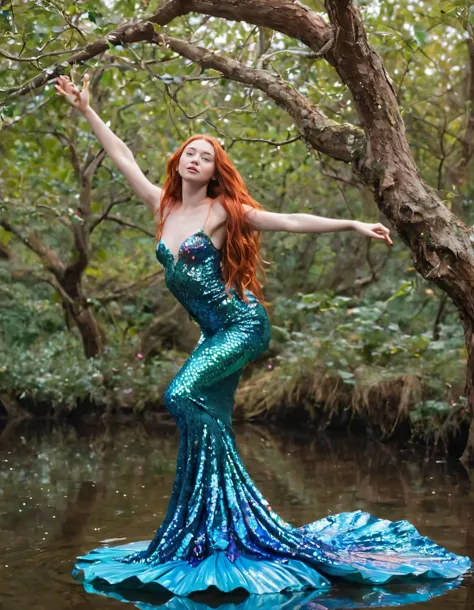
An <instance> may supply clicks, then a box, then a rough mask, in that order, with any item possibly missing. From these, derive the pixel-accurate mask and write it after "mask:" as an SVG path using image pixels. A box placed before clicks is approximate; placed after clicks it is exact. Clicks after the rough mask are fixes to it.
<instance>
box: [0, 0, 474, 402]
mask: <svg viewBox="0 0 474 610" xmlns="http://www.w3.org/2000/svg"><path fill="white" fill-rule="evenodd" d="M151 4H153V3H151ZM307 4H308V5H309V6H310V7H311V8H312V9H314V10H318V9H319V3H316V2H307ZM359 4H360V9H361V12H362V16H363V19H364V23H365V27H366V28H367V31H368V36H369V40H370V42H371V44H372V45H373V46H374V47H375V48H376V49H377V51H378V52H379V53H380V55H381V56H382V58H383V60H384V63H385V66H386V68H387V71H388V73H389V75H390V77H391V79H392V81H393V86H394V89H395V90H396V92H397V96H398V99H399V102H400V106H401V111H402V115H403V119H404V121H405V126H406V131H407V136H408V139H409V141H410V144H411V146H412V152H413V154H414V156H415V159H416V162H417V164H418V167H419V171H420V174H421V175H422V176H423V178H424V180H426V182H427V183H428V184H430V185H431V186H433V187H434V188H435V189H438V191H439V192H440V193H441V194H442V197H443V199H444V201H445V203H446V205H447V206H448V207H449V208H451V209H453V210H454V211H455V212H456V213H457V214H458V215H459V216H461V218H462V219H463V220H464V221H465V222H466V223H467V224H470V225H472V224H474V215H473V202H474V183H473V182H472V181H471V182H467V183H465V184H458V183H456V184H453V180H452V172H450V168H452V167H453V166H455V165H456V161H457V154H458V148H459V142H458V133H459V132H460V130H461V129H462V128H463V125H464V121H465V118H466V112H467V110H466V107H467V103H466V101H465V75H466V74H467V71H468V55H467V51H466V46H465V44H464V42H465V39H466V30H465V29H464V27H463V23H464V21H463V20H465V18H466V13H467V15H468V19H470V20H471V23H472V19H473V12H472V11H470V12H469V10H468V9H466V6H467V4H466V3H459V2H442V3H441V4H440V3H438V4H429V3H414V2H411V1H410V0H402V1H397V2H390V3H359ZM155 5H156V3H155ZM154 8H156V7H155V6H150V7H148V3H147V2H143V3H138V4H137V3H133V2H129V1H128V0H108V1H107V2H105V1H98V2H90V1H88V0H82V1H80V0H77V1H75V2H74V1H72V0H68V1H66V2H62V3H57V2H38V1H28V2H22V3H19V4H18V5H15V7H14V10H13V8H12V7H11V6H9V5H7V4H4V6H3V7H2V11H0V22H1V23H0V26H1V27H0V32H1V33H0V49H1V50H2V54H0V59H1V63H0V80H1V82H2V92H3V93H2V94H3V98H4V101H5V102H6V105H5V106H4V107H3V108H2V110H1V117H0V119H1V121H2V122H3V123H2V124H3V131H2V140H1V142H0V147H1V148H0V153H1V157H2V160H3V163H2V165H1V166H0V216H3V215H6V216H8V219H9V221H10V222H11V224H13V225H14V226H15V227H17V228H18V229H19V230H20V231H22V232H23V234H27V233H29V232H32V233H34V234H35V235H36V236H38V237H39V238H40V239H42V240H43V242H44V243H45V244H46V245H47V247H48V248H51V249H53V250H54V252H55V253H56V254H57V255H58V257H59V258H60V259H61V260H62V261H63V262H64V264H68V263H70V262H72V261H73V260H74V257H75V255H76V252H75V248H74V244H73V242H72V237H71V230H70V229H71V227H73V225H74V223H79V222H81V218H80V217H79V216H78V213H77V209H78V201H79V194H80V189H81V184H80V180H79V179H78V176H77V172H76V168H75V164H76V161H77V160H79V161H81V162H83V161H84V160H85V159H88V158H89V157H90V156H91V155H92V154H95V153H97V152H98V150H99V147H98V145H97V143H96V141H95V140H94V138H93V137H92V136H91V134H90V132H89V130H88V129H87V125H86V123H85V122H84V120H83V119H82V118H81V117H80V116H78V115H77V114H75V113H74V111H72V110H71V109H70V108H69V107H68V106H67V105H66V103H65V102H64V101H63V100H62V99H59V98H58V97H57V96H56V95H55V94H54V88H53V86H52V85H51V84H49V85H47V86H46V87H45V88H44V89H43V90H42V91H39V92H38V91H35V92H32V93H30V94H27V95H25V96H21V97H15V96H14V95H13V94H14V92H15V89H16V88H18V87H19V86H20V85H21V84H23V83H25V82H28V81H29V80H30V79H31V78H32V77H34V76H35V75H36V74H37V73H38V70H45V71H47V70H48V69H49V70H50V69H51V68H52V66H53V65H54V64H55V63H56V62H57V61H62V60H63V59H64V58H66V57H68V54H64V55H59V56H57V55H48V56H46V57H44V58H42V59H40V60H36V61H31V62H27V61H15V57H16V58H22V59H26V58H28V57H34V56H37V55H41V54H43V53H50V52H51V53H56V52H63V51H65V50H71V49H74V48H75V47H76V46H83V45H84V44H86V43H89V42H93V41H94V40H97V39H98V38H99V37H100V36H102V35H104V34H105V33H107V32H110V31H112V30H113V29H115V28H116V27H117V25H119V24H121V23H124V22H127V21H131V20H138V19H141V18H144V17H145V16H146V15H147V14H149V12H150V10H152V9H154ZM440 9H441V10H440ZM461 17H462V18H461ZM166 30H167V33H168V34H169V35H171V36H176V37H178V38H182V39H190V38H191V37H192V38H193V40H195V41H196V43H197V44H199V45H201V46H204V47H212V48H214V49H216V50H217V51H219V52H221V53H223V54H226V55H229V56H232V57H239V59H240V61H242V62H243V63H245V64H246V65H248V66H255V65H256V63H257V62H258V60H259V59H260V56H259V52H258V50H259V42H261V39H260V35H261V32H259V30H258V29H257V28H254V27H253V26H251V25H249V24H246V23H233V24H232V27H229V24H228V23H226V22H225V20H221V19H213V18H211V19H209V20H206V21H204V20H203V18H202V16H198V15H195V14H194V15H188V16H185V17H182V18H179V19H175V20H173V22H172V23H171V24H170V25H169V26H167V29H166ZM266 42H267V44H268V48H267V50H266V54H267V55H270V54H271V55H272V56H271V58H268V59H266V63H265V66H264V67H266V68H268V69H273V70H274V71H276V72H278V73H279V74H280V75H281V76H282V78H284V79H286V80H287V81H288V82H289V83H290V84H291V86H292V87H294V88H296V89H298V90H299V91H301V93H302V94H304V95H306V96H308V98H309V99H310V101H311V102H312V103H313V104H314V105H315V106H317V107H318V108H320V109H321V110H322V111H324V113H325V114H326V115H327V116H328V117H329V118H332V119H334V120H337V121H339V122H341V123H343V122H345V121H347V122H351V123H353V124H357V123H358V116H357V112H356V109H355V108H354V107H353V102H352V100H351V97H350V94H349V92H348V90H347V88H346V87H345V86H344V85H343V84H342V83H341V82H340V80H339V79H338V78H337V75H336V74H335V71H334V69H333V68H332V67H331V66H329V65H328V64H327V63H325V62H322V61H318V60H317V59H315V58H314V57H311V55H309V54H308V49H307V48H306V47H304V46H303V45H302V44H301V43H299V42H297V41H295V40H292V39H290V38H288V37H286V36H284V35H282V34H279V33H273V34H272V35H271V37H270V39H269V40H267V41H266ZM308 55H309V56H308ZM12 58H13V59H12ZM63 68H64V72H65V73H70V74H71V76H72V77H73V78H74V79H75V80H76V82H77V83H79V81H80V78H81V76H82V74H83V73H84V71H85V70H89V71H91V72H93V73H94V74H95V77H96V82H95V86H94V87H93V94H94V95H93V105H94V107H95V108H96V110H97V111H98V112H99V113H100V115H101V116H102V117H103V118H104V120H106V121H108V122H109V124H110V125H111V127H112V128H113V129H114V130H115V131H116V133H117V134H118V135H119V136H120V137H121V138H122V139H123V140H124V141H126V142H127V143H128V144H129V146H130V147H131V148H132V150H133V151H134V153H135V156H136V158H137V161H138V162H139V164H140V165H141V167H142V168H143V169H144V170H145V171H146V172H147V175H148V177H149V178H150V179H151V180H152V181H154V182H157V183H160V182H162V180H163V175H164V168H165V163H166V159H167V157H168V156H169V154H170V153H171V152H172V151H173V150H175V149H176V147H177V146H178V145H179V144H180V143H181V142H182V140H183V139H184V138H185V137H187V136H188V135H190V134H192V133H199V132H206V133H210V134H212V135H216V136H218V137H219V138H220V140H221V141H222V143H223V144H224V145H225V147H226V149H227V151H228V152H229V154H230V155H231V158H232V159H233V161H234V163H235V165H236V166H237V168H238V169H239V171H240V172H241V174H242V176H243V178H244V179H245V181H246V183H247V185H248V188H249V191H250V192H251V194H252V195H253V196H254V197H255V198H256V199H257V200H259V201H260V202H261V203H262V205H263V206H264V208H265V209H268V210H270V211H275V212H287V213H308V214H318V215H322V216H330V217H346V218H357V219H361V220H366V221H376V220H379V213H378V210H377V208H376V205H375V203H374V202H373V196H372V193H368V192H366V191H365V190H363V189H361V188H360V185H359V184H358V183H357V182H355V181H354V178H353V175H352V172H351V168H350V167H348V166H344V165H343V164H340V163H337V162H335V161H333V160H331V159H328V158H324V157H322V156H321V155H319V154H318V153H316V152H315V151H310V150H308V149H307V147H306V145H305V144H304V143H303V141H302V140H297V141H292V142H290V143H288V144H279V143H281V142H285V141H287V140H290V139H292V138H293V137H294V136H296V135H298V134H297V132H296V130H295V127H294V125H293V123H292V121H291V119H290V118H289V116H288V115H287V114H286V113H285V112H284V111H283V110H281V109H280V108H279V107H277V106H275V104H274V103H273V102H271V101H270V100H269V99H267V98H266V97H265V96H264V95H263V94H262V93H261V92H259V91H258V90H256V89H254V88H252V87H249V86H243V85H240V84H237V83H235V82H232V81H230V80H227V79H225V78H222V75H220V74H218V73H216V72H215V71H213V70H205V71H202V70H201V69H200V68H198V67H196V66H195V65H194V64H191V63H190V62H189V61H187V60H185V59H183V58H181V57H179V56H177V55H175V54H174V53H172V52H171V51H170V50H169V49H161V48H157V47H156V46H152V45H146V44H132V45H128V46H126V47H121V46H116V47H114V48H110V49H109V50H108V51H107V52H106V53H104V54H102V55H101V56H100V57H97V58H95V59H93V60H91V61H88V62H86V63H85V64H84V65H80V66H78V67H76V68H74V69H72V70H71V69H70V68H69V67H68V65H66V64H64V66H63ZM7 161H8V164H7ZM89 220H90V222H92V223H95V222H97V226H96V227H95V229H94V231H93V233H92V236H91V244H90V261H89V265H88V267H87V269H86V271H85V275H84V277H83V281H82V288H83V290H84V293H85V295H86V297H87V300H88V303H89V305H90V307H91V309H92V311H93V312H94V315H95V317H96V318H97V319H98V320H99V322H100V324H101V326H102V327H103V328H104V329H105V333H106V335H107V345H108V348H107V351H106V352H105V354H104V355H103V356H102V357H101V358H97V359H95V360H91V361H86V360H85V358H84V357H83V355H82V351H81V345H80V340H79V337H78V335H77V333H76V332H75V331H74V330H73V331H72V332H68V330H67V329H68V325H67V320H66V319H65V317H64V315H63V314H62V310H61V307H60V305H59V297H58V294H57V292H56V291H55V289H54V288H53V287H52V286H51V284H48V283H47V282H48V280H49V281H50V280H51V275H50V274H49V273H48V271H47V270H46V269H44V268H43V266H42V264H41V261H40V260H39V259H38V257H37V256H36V255H35V254H34V253H33V252H31V250H30V249H28V247H27V246H26V245H25V243H24V242H22V241H21V240H19V239H17V238H16V237H15V236H12V233H10V232H8V231H6V230H4V229H1V228H0V248H1V249H0V256H2V258H1V259H0V262H1V263H2V264H0V281H1V284H0V302H1V304H2V307H1V308H0V340H1V343H2V345H1V347H2V349H1V350H0V353H1V355H0V370H1V371H2V373H1V374H0V389H2V390H4V391H5V390H8V391H11V392H13V393H15V394H16V395H24V396H29V397H32V398H34V399H36V400H43V401H50V402H51V403H52V404H54V405H55V406H57V407H58V408H59V407H60V405H66V407H67V408H68V409H69V408H73V406H74V405H75V404H76V403H77V400H78V399H85V398H88V399H91V400H94V401H96V402H98V403H99V404H101V403H103V402H104V401H105V400H106V398H107V400H108V397H110V396H116V397H118V399H120V400H124V401H125V402H126V403H127V401H128V402H129V403H130V404H131V403H133V404H134V405H136V406H137V407H138V408H143V406H144V405H145V404H146V403H153V402H154V401H155V400H156V399H157V396H158V395H159V390H158V386H159V387H161V383H162V380H165V379H166V378H167V377H169V372H170V370H172V369H173V368H174V367H176V365H174V364H172V363H171V361H172V360H173V358H175V357H176V356H177V354H175V353H174V352H173V353H169V352H166V346H163V343H162V342H160V340H158V341H157V344H156V346H155V349H153V350H151V355H150V357H149V358H147V359H145V360H144V361H143V362H140V363H138V365H137V362H136V355H134V354H135V353H136V349H137V346H138V344H139V339H140V335H142V334H143V333H145V334H146V332H147V328H148V327H149V326H150V325H151V324H152V323H153V322H154V321H155V320H156V319H157V318H159V316H161V315H163V314H165V313H167V312H169V310H170V308H171V306H172V305H171V300H170V299H169V298H168V297H165V294H166V289H165V287H164V283H163V277H162V276H157V277H156V278H155V279H154V280H153V282H149V281H148V280H146V278H148V276H149V275H150V274H151V273H152V271H154V270H155V269H157V268H156V267H154V265H155V264H156V262H155V260H154V252H153V249H154V242H153V233H154V224H153V220H152V217H151V215H150V213H149V212H148V211H147V210H146V209H145V207H144V206H143V205H142V204H141V203H140V202H138V201H137V200H136V198H135V197H134V196H133V194H132V193H131V192H130V189H129V188H128V187H127V186H126V185H125V184H124V180H123V178H122V176H121V175H120V174H119V173H118V172H117V171H116V169H115V168H114V167H113V166H112V164H111V163H110V161H109V160H106V161H105V162H104V163H103V164H102V165H101V166H100V167H99V169H98V170H97V172H96V174H95V175H94V179H93V184H92V206H91V218H90V219H89ZM381 220H383V221H384V219H381ZM384 222H385V221H384ZM393 237H394V241H395V246H394V247H393V248H392V249H391V250H390V251H389V252H386V249H385V247H384V246H383V245H381V244H369V243H368V242H367V240H365V239H363V238H362V237H361V236H358V235H355V234H353V233H339V234H331V235H322V236H315V235H312V234H305V235H299V234H292V233H287V234H285V235H282V234H278V233H268V234H263V235H262V241H263V247H262V257H263V258H264V259H265V260H267V261H270V262H271V263H272V264H271V265H269V267H268V268H267V273H268V279H269V283H268V285H267V286H266V296H267V299H269V300H270V301H272V302H273V308H272V310H271V316H272V322H273V325H274V331H273V343H272V350H271V352H270V355H271V354H274V353H276V356H275V358H273V359H272V361H273V362H274V363H275V364H276V365H277V366H278V367H279V368H280V371H281V383H283V382H284V378H285V377H288V376H291V375H293V374H294V371H297V370H300V371H305V372H307V371H310V370H311V368H312V367H314V366H315V363H318V365H319V364H321V365H322V366H323V367H324V368H326V369H327V371H328V373H331V374H332V373H333V374H336V375H339V376H340V377H341V378H342V379H343V380H344V383H345V384H346V385H347V386H349V387H352V388H353V387H355V385H357V384H358V383H362V382H365V381H367V379H369V378H370V379H373V380H374V381H376V380H377V379H380V378H386V377H390V376H394V375H396V374H398V373H400V372H404V371H405V372H406V371H410V372H413V371H415V372H416V373H417V374H419V375H420V376H421V377H422V379H423V383H424V387H425V393H426V396H425V398H426V400H427V401H434V402H431V403H426V404H430V405H431V406H433V405H435V404H444V405H449V404H451V402H452V401H456V400H458V398H459V395H460V393H461V392H462V382H463V374H464V373H463V370H464V366H465V364H466V362H465V361H466V353H465V349H464V346H463V337H462V332H461V326H460V324H459V320H458V319H457V314H456V313H455V310H454V307H453V306H452V304H450V303H449V302H448V303H447V304H443V297H442V295H441V294H440V293H439V292H438V291H437V290H435V289H434V288H433V287H432V286H431V285H429V284H428V283H427V282H424V281H423V280H422V279H420V278H419V277H415V275H414V270H413V267H412V265H411V261H410V255H409V251H408V250H407V248H406V247H405V246H404V245H403V244H402V243H401V242H400V240H398V239H397V237H396V235H394V236H393ZM2 249H3V250H2ZM2 261H3V262H2ZM137 280H138V281H139V282H138V285H136V282H137ZM140 280H143V282H142V283H140ZM437 317H439V322H438V323H437V324H436V325H435V320H436V319H437ZM171 321H174V320H171ZM435 326H436V328H435ZM178 327H179V325H178ZM170 328H172V330H171V331H170V332H172V333H174V334H178V333H179V328H178V330H176V327H172V326H171V322H170ZM434 330H435V333H434ZM164 348H165V349H164ZM178 356H179V357H181V356H182V354H179V355H178ZM167 358H168V360H167ZM132 361H133V363H134V364H133V365H131V364H130V362H132ZM142 365H143V366H142ZM290 367H292V368H290ZM129 369H131V371H132V372H131V373H129V372H128V371H129ZM114 370H116V371H118V373H115V372H114ZM285 371H286V372H285ZM288 371H290V372H288ZM102 378H103V379H104V382H105V385H104V383H103V382H102V381H101V379H102ZM114 388H117V393H116V394H114ZM131 388H132V389H133V392H131V393H129V395H128V396H129V398H128V399H126V398H125V397H126V396H127V394H126V393H125V391H126V390H128V389H131ZM132 397H133V398H132ZM134 401H135V402H134ZM424 404H425V403H424Z"/></svg>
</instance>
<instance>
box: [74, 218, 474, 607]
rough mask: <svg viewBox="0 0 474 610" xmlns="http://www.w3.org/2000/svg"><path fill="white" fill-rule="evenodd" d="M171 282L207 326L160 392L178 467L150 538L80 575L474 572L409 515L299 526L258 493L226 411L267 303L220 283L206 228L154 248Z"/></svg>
mask: <svg viewBox="0 0 474 610" xmlns="http://www.w3.org/2000/svg"><path fill="white" fill-rule="evenodd" d="M156 256H157V258H158V261H159V262H160V263H161V264H162V265H163V266H164V269H165V281H166V285H167V287H168V288H169V290H170V291H171V292H172V293H173V295H174V296H175V297H176V298H177V299H178V300H179V301H180V302H181V303H182V305H183V306H184V307H185V309H186V310H187V311H188V312H189V314H190V315H191V316H192V318H193V319H194V320H195V321H196V322H197V323H198V324H199V326H200V328H201V337H200V339H199V341H198V343H197V345H196V347H195V349H194V350H193V352H192V354H191V355H190V357H189V358H188V360H187V361H186V362H185V364H184V365H183V367H182V368H181V370H180V371H179V373H178V374H177V375H176V377H175V378H174V379H173V380H172V381H171V383H170V385H169V386H168V388H167V390H166V392H165V395H164V400H165V404H166V407H167V409H168V410H169V412H170V413H171V414H172V416H173V417H174V419H175V421H176V423H177V426H178V428H179V432H180V444H179V449H178V458H177V467H176V476H175V481H174V485H173V489H172V494H171V498H170V502H169V506H168V510H167V513H166V515H165V518H164V520H163V522H162V524H161V525H160V527H159V528H158V530H157V531H156V534H155V536H154V537H153V539H152V540H147V541H140V542H132V543H128V544H124V545H120V546H110V547H100V548H97V549H94V550H92V551H90V552H89V553H87V554H86V555H84V556H80V557H78V558H77V562H76V564H75V567H74V570H73V576H74V577H75V578H77V579H78V580H81V581H83V582H84V583H91V586H92V583H96V582H97V583H100V582H105V583H109V584H110V585H117V586H118V587H120V586H126V587H129V588H130V587H132V588H133V587H135V586H136V587H143V586H146V585H148V584H151V585H152V586H154V587H156V586H161V587H163V588H164V589H167V590H168V591H170V592H172V593H174V594H176V595H181V596H187V595H189V594H191V593H193V592H194V591H200V590H205V589H207V588H208V587H210V586H211V585H213V586H215V587H217V588H218V589H220V590H221V591H225V592H227V591H232V590H234V589H237V588H240V587H242V588H244V589H245V590H246V591H248V592H249V593H251V594H262V593H279V592H282V591H285V592H286V591H301V590H304V589H327V588H330V587H331V580H332V577H342V578H343V579H346V580H350V581H356V582H360V583H365V584H382V583H387V582H389V581H390V582H392V581H394V580H399V579H413V578H416V577H420V578H422V579H423V578H425V579H439V578H441V579H455V578H457V577H459V576H460V575H462V574H464V573H466V572H467V571H468V570H470V566H471V561H470V559H469V558H468V557H463V556H460V555H455V554H453V553H450V552H449V551H447V550H446V549H444V548H442V547H440V546H438V545H437V544H436V543H434V542H433V541H432V540H430V539H429V538H427V537H423V536H421V535H420V534H419V533H418V532H417V530H416V529H415V527H414V526H413V525H411V524H410V523H409V522H408V521H406V520H402V521H397V522H391V521H388V520H386V519H379V518H377V517H375V516H373V515H371V514H369V513H367V512H362V511H355V512H345V513H340V514H334V515H330V516H327V517H324V518H322V519H319V520H318V521H314V522H313V523H309V524H307V525H303V526H301V527H296V526H294V525H291V524H290V523H287V522H286V521H285V520H284V519H282V518H281V517H280V516H279V515H278V514H277V513H276V512H275V511H274V510H272V508H271V506H270V504H269V502H268V501H267V500H266V499H265V498H264V497H263V496H262V494H261V493H260V491H259V490H258V489H257V487H256V486H255V484H254V483H253V481H252V479H251V478H250V476H249V475H248V473H247V471H246V469H245V467H244V465H243V463H242V461H241V459H240V457H239V454H238V451H237V448H236V443H235V437H234V434H233V431H232V425H231V415H232V409H233V404H234V394H235V390H236V388H237V384H238V382H239V379H240V376H241V374H242V367H243V366H244V365H245V364H246V363H247V362H250V361H252V360H254V359H255V358H257V357H258V356H259V355H260V354H262V353H263V352H264V351H265V350H266V349H267V348H268V346H269V342H270V335H271V326H270V322H269V319H268V316H267V313H266V310H265V308H264V307H263V305H262V304H261V303H259V301H258V300H257V299H256V297H255V296H254V295H253V294H252V293H251V292H249V291H246V295H247V297H248V298H249V302H248V303H246V302H244V301H243V300H242V299H241V298H240V297H239V296H238V294H237V293H236V292H235V291H234V290H231V291H230V292H231V297H229V296H228V295H227V294H226V292H225V284H224V280H223V278H222V272H221V253H220V251H219V250H217V249H216V247H215V246H214V244H213V242H212V240H211V238H210V237H209V236H208V234H207V233H206V232H205V231H204V228H202V229H201V230H199V231H197V232H196V233H195V234H194V235H191V236H190V237H189V238H188V239H186V240H185V241H184V243H183V244H182V245H181V247H180V249H179V252H178V258H177V261H175V260H174V256H173V254H172V253H171V252H170V251H169V250H168V248H167V247H166V245H165V244H164V243H163V241H160V242H159V243H158V246H157V249H156Z"/></svg>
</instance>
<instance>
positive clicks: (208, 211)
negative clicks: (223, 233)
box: [201, 199, 216, 231]
mask: <svg viewBox="0 0 474 610" xmlns="http://www.w3.org/2000/svg"><path fill="white" fill-rule="evenodd" d="M215 201H216V199H214V201H211V203H210V204H209V209H208V210H207V216H206V220H205V221H204V224H203V225H202V229H201V231H204V227H205V226H206V222H207V219H208V218H209V214H210V212H211V206H212V204H213V203H214V202H215Z"/></svg>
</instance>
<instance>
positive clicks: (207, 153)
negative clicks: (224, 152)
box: [178, 140, 216, 184]
mask: <svg viewBox="0 0 474 610" xmlns="http://www.w3.org/2000/svg"><path fill="white" fill-rule="evenodd" d="M215 171H216V163H215V153H214V147H213V146H212V144H210V143H209V142H207V141H206V140H194V141H193V142H190V143H189V144H188V145H187V146H186V148H185V149H184V150H183V153H182V155H181V157H180V159H179V165H178V172H179V175H180V176H181V178H182V179H183V180H189V181H190V182H195V183H196V184H207V183H208V182H209V181H210V180H211V178H213V177H215Z"/></svg>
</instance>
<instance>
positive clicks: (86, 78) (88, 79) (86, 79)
mask: <svg viewBox="0 0 474 610" xmlns="http://www.w3.org/2000/svg"><path fill="white" fill-rule="evenodd" d="M83 81H84V85H83V88H82V90H83V91H85V92H86V93H87V91H89V85H90V84H91V77H90V74H89V73H88V72H86V73H85V74H84V78H83Z"/></svg>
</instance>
